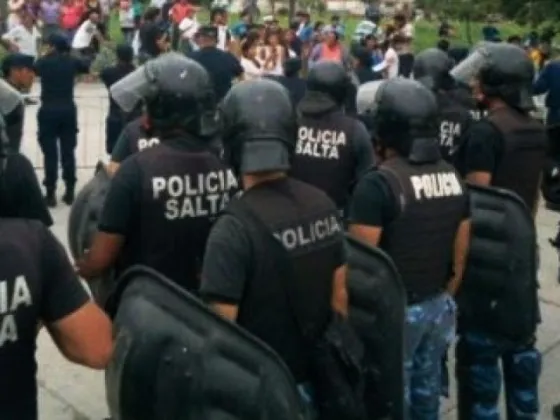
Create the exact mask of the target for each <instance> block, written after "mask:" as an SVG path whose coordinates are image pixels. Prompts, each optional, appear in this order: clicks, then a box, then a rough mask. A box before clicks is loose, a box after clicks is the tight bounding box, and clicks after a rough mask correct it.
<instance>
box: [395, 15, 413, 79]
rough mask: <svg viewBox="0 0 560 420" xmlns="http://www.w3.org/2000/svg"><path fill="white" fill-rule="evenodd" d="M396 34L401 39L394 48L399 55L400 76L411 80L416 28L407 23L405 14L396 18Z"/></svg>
mask: <svg viewBox="0 0 560 420" xmlns="http://www.w3.org/2000/svg"><path fill="white" fill-rule="evenodd" d="M395 29H396V34H395V35H398V36H399V38H400V42H399V43H395V44H394V47H395V48H396V50H397V53H398V54H399V75H401V76H403V77H406V78H409V77H410V75H411V74H412V66H413V65H414V54H413V53H412V41H413V40H414V26H413V25H412V23H410V22H407V18H406V16H405V15H404V14H397V15H396V16H395Z"/></svg>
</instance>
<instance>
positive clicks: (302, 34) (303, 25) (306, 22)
mask: <svg viewBox="0 0 560 420" xmlns="http://www.w3.org/2000/svg"><path fill="white" fill-rule="evenodd" d="M296 20H297V21H298V23H299V25H298V29H297V33H296V34H297V36H298V38H299V39H301V42H303V43H304V44H305V43H310V42H311V41H312V38H313V32H315V31H316V28H314V27H313V25H311V16H310V15H309V13H307V12H305V11H300V12H297V13H296Z"/></svg>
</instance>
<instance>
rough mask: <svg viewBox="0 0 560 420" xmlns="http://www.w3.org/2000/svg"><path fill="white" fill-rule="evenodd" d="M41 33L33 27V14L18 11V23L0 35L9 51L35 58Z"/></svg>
mask: <svg viewBox="0 0 560 420" xmlns="http://www.w3.org/2000/svg"><path fill="white" fill-rule="evenodd" d="M40 38H41V34H40V33H39V31H38V30H37V28H36V27H35V21H34V19H33V16H32V15H31V14H29V13H27V12H23V11H22V12H20V24H18V25H17V26H15V27H13V28H12V29H11V30H10V31H8V32H6V33H5V34H4V35H2V40H1V42H2V44H3V45H4V46H5V47H6V48H7V49H8V51H11V52H18V53H20V54H25V55H28V56H30V57H32V58H33V60H35V59H36V58H37V54H38V47H39V39H40Z"/></svg>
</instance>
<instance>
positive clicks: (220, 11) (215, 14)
mask: <svg viewBox="0 0 560 420" xmlns="http://www.w3.org/2000/svg"><path fill="white" fill-rule="evenodd" d="M210 22H212V25H214V26H215V27H216V29H217V30H218V44H217V45H218V48H219V49H220V50H222V51H229V48H230V43H231V33H230V31H229V29H228V27H227V22H228V13H227V10H226V9H225V8H223V7H216V8H213V9H212V10H211V11H210Z"/></svg>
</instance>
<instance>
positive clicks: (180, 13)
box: [170, 3, 195, 25]
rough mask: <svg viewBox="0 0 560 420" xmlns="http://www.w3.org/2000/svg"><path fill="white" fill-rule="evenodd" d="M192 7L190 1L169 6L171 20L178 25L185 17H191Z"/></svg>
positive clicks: (192, 13)
mask: <svg viewBox="0 0 560 420" xmlns="http://www.w3.org/2000/svg"><path fill="white" fill-rule="evenodd" d="M194 12H195V10H194V7H193V6H192V5H191V4H190V3H176V4H174V5H173V7H172V8H171V11H170V13H171V21H172V22H173V23H174V24H176V25H178V24H179V23H181V21H182V20H183V19H185V18H191V17H192V16H193V15H194Z"/></svg>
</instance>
